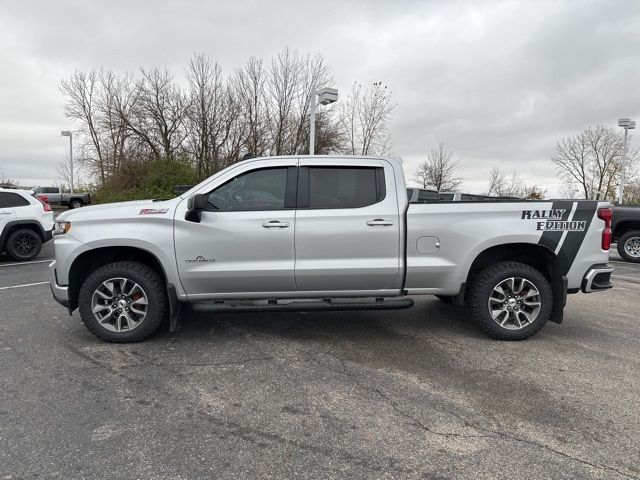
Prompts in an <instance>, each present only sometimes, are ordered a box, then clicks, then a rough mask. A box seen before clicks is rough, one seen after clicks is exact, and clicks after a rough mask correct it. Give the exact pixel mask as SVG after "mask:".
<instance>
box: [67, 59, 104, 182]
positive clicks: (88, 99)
mask: <svg viewBox="0 0 640 480" xmlns="http://www.w3.org/2000/svg"><path fill="white" fill-rule="evenodd" d="M98 89H99V84H98V73H97V72H96V71H95V70H91V71H90V72H88V73H86V72H81V71H78V70H76V71H75V72H74V73H73V74H72V75H71V77H70V78H69V79H68V80H63V81H62V82H61V83H60V91H61V92H62V94H63V95H64V96H65V98H66V101H65V103H64V104H63V107H62V108H63V111H64V114H65V116H66V117H67V118H70V119H72V120H75V121H76V122H77V124H78V126H79V129H78V133H79V135H80V136H81V137H82V136H84V137H86V138H88V139H89V142H87V143H86V144H85V145H84V148H83V155H82V156H80V158H79V161H81V162H84V163H86V164H88V165H89V166H90V168H91V169H92V170H93V171H94V173H96V174H97V175H98V176H99V177H100V180H101V182H104V180H105V177H106V170H105V159H104V155H103V141H102V136H101V129H100V119H99V115H100V113H99V106H98V102H99V92H98Z"/></svg>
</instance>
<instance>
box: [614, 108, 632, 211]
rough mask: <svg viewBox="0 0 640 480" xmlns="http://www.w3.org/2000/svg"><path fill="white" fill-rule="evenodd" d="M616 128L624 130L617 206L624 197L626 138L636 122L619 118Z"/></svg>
mask: <svg viewBox="0 0 640 480" xmlns="http://www.w3.org/2000/svg"><path fill="white" fill-rule="evenodd" d="M618 126H619V127H622V128H624V147H623V148H622V165H621V166H620V190H619V192H618V205H622V200H623V197H624V181H625V178H624V168H625V166H626V165H627V137H628V135H629V130H633V129H634V128H636V122H635V121H634V120H631V119H630V118H621V119H620V120H618Z"/></svg>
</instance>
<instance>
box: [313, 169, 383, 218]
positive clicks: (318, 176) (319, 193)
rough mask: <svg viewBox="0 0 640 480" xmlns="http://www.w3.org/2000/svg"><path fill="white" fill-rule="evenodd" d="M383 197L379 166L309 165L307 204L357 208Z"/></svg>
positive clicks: (381, 176) (315, 206)
mask: <svg viewBox="0 0 640 480" xmlns="http://www.w3.org/2000/svg"><path fill="white" fill-rule="evenodd" d="M383 198H384V171H383V169H382V168H375V167H362V168H349V167H309V207H310V208H357V207H364V206H367V205H372V204H374V203H376V202H379V201H380V200H382V199H383Z"/></svg>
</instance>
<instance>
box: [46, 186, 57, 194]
mask: <svg viewBox="0 0 640 480" xmlns="http://www.w3.org/2000/svg"><path fill="white" fill-rule="evenodd" d="M44 193H58V189H57V188H55V187H46V188H44Z"/></svg>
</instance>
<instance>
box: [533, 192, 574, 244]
mask: <svg viewBox="0 0 640 480" xmlns="http://www.w3.org/2000/svg"><path fill="white" fill-rule="evenodd" d="M572 208H573V202H570V201H567V200H556V201H554V202H553V204H552V206H551V209H552V210H564V212H563V214H562V218H561V219H559V221H567V220H569V215H571V209H572ZM563 233H564V232H563V231H545V232H542V236H541V237H540V240H539V241H538V245H542V246H544V247H547V248H548V249H549V250H551V251H552V252H555V251H556V249H557V248H558V243H559V242H560V239H562V234H563Z"/></svg>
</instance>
